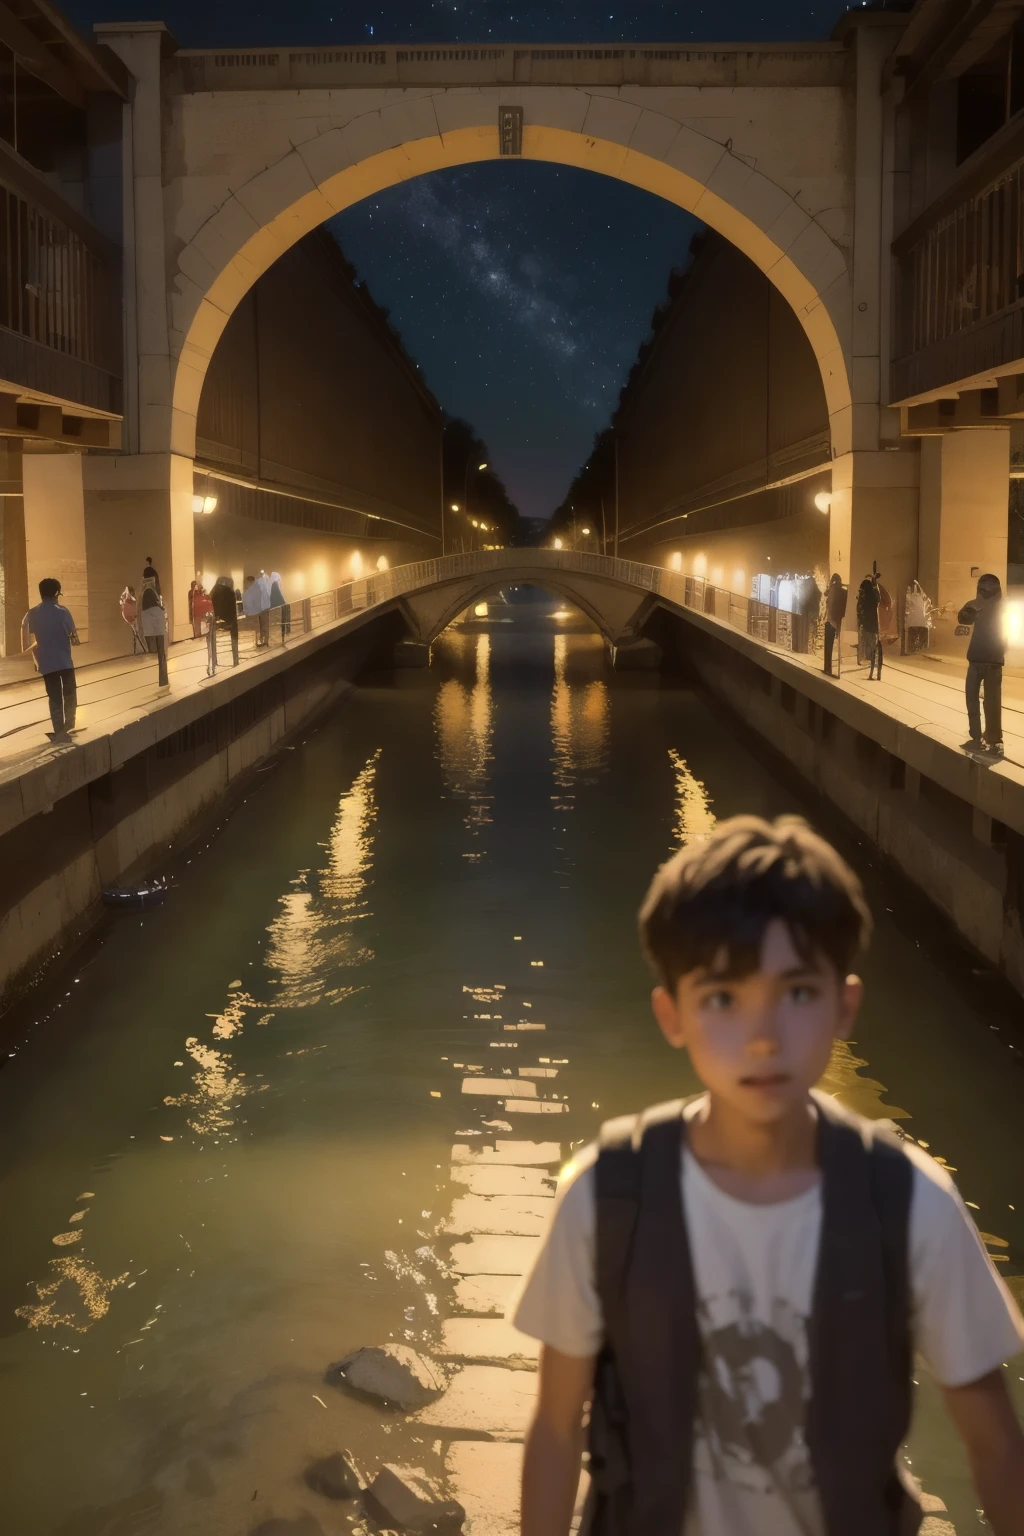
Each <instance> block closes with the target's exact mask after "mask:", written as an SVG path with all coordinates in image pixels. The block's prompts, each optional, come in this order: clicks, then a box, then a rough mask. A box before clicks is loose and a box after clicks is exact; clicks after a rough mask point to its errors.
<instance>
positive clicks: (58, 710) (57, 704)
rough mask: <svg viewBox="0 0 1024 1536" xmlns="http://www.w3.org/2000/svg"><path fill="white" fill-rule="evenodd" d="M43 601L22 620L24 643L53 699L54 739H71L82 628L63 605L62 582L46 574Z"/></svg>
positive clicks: (42, 585) (50, 699)
mask: <svg viewBox="0 0 1024 1536" xmlns="http://www.w3.org/2000/svg"><path fill="white" fill-rule="evenodd" d="M39 596H40V597H41V598H42V602H41V603H37V604H36V606H35V607H34V608H30V609H29V611H28V613H26V615H25V618H24V622H23V624H22V636H23V645H24V648H25V650H31V651H33V653H34V656H35V663H36V671H37V672H39V673H41V674H42V679H43V682H44V683H45V684H46V693H47V697H48V698H49V701H50V719H51V720H52V721H53V734H52V739H53V740H54V741H67V740H68V739H69V737H70V735H71V732H72V731H73V730H74V728H75V711H76V709H77V707H78V685H77V683H76V681H75V664H74V662H73V661H72V660H71V647H72V646H73V645H77V644H78V643H79V642H78V631H77V629H76V628H75V621H74V619H73V618H72V617H71V614H70V613H69V612H68V610H67V609H66V608H62V607H61V605H60V603H59V601H58V599H59V597H60V582H59V581H58V580H57V579H56V577H54V576H46V577H44V578H43V580H42V581H41V582H40V583H39Z"/></svg>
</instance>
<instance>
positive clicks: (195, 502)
mask: <svg viewBox="0 0 1024 1536" xmlns="http://www.w3.org/2000/svg"><path fill="white" fill-rule="evenodd" d="M216 510H217V498H216V496H193V497H192V511H193V512H204V513H206V515H207V516H209V514H210V513H211V512H216Z"/></svg>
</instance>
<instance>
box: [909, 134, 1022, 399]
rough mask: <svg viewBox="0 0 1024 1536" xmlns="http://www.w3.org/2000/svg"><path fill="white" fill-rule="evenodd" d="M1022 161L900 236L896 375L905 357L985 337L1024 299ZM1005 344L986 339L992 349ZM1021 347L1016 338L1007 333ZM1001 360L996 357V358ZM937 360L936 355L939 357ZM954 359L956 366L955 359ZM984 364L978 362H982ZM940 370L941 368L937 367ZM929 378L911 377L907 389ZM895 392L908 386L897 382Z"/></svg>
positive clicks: (1008, 341)
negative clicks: (967, 336)
mask: <svg viewBox="0 0 1024 1536" xmlns="http://www.w3.org/2000/svg"><path fill="white" fill-rule="evenodd" d="M1022 204H1024V160H1020V161H1018V162H1017V163H1016V164H1014V165H1012V166H1010V167H1009V168H1008V169H1007V170H1004V171H1003V172H1002V173H1001V174H1000V175H999V176H997V177H995V178H993V179H992V180H991V181H990V182H989V183H988V184H987V185H985V186H983V187H981V188H980V189H978V190H975V191H972V192H970V193H969V194H967V195H965V196H963V198H962V199H961V201H960V202H959V203H957V204H956V205H955V206H953V207H947V208H945V209H944V210H943V211H941V212H940V213H939V214H937V216H936V217H935V218H934V219H933V220H932V222H931V223H930V224H929V225H928V227H927V228H925V229H924V230H921V231H919V232H916V233H915V231H914V230H913V228H912V229H911V230H909V231H908V232H907V234H906V235H905V236H904V237H902V238H901V239H898V240H897V241H896V242H895V252H896V256H897V270H898V282H899V291H898V300H897V313H896V362H895V365H894V366H895V371H896V377H897V380H898V379H899V378H900V376H901V373H903V372H906V371H907V360H909V359H910V358H911V357H912V356H913V355H914V354H917V353H921V352H924V351H925V350H926V349H928V348H931V349H933V351H936V350H938V351H939V352H942V353H943V354H945V353H946V352H948V351H949V350H950V347H949V345H947V346H945V347H943V344H944V343H946V344H951V343H953V342H954V341H955V340H956V339H957V338H959V337H961V336H964V335H965V334H966V333H971V332H973V331H978V330H980V331H983V332H985V334H986V336H987V333H988V331H989V329H990V327H991V325H992V323H993V322H996V321H997V320H998V319H1000V318H1003V317H1009V316H1010V315H1011V314H1012V313H1013V312H1014V311H1015V309H1019V308H1020V307H1021V301H1022V299H1024V214H1022ZM1001 344H1002V343H1001V342H1000V341H995V340H993V339H989V340H988V341H987V343H986V345H987V347H988V348H989V349H991V347H992V346H993V345H996V346H997V347H998V346H1000V345H1001ZM1007 344H1009V345H1011V346H1012V345H1016V339H1014V340H1012V341H1011V340H1010V339H1009V338H1007ZM1000 360H1001V359H999V358H993V359H991V361H993V362H998V361H1000ZM937 361H938V359H936V362H937ZM949 363H950V364H951V365H953V366H955V364H954V362H953V358H952V357H950V359H949ZM979 366H980V365H979ZM940 371H941V370H940ZM930 382H932V380H931V379H930V378H929V379H927V380H926V379H920V380H918V379H913V380H910V381H909V382H908V384H907V386H906V387H907V388H908V389H913V388H914V387H915V386H920V387H923V386H924V385H925V384H927V383H930ZM896 392H897V397H900V396H901V395H902V393H903V386H902V385H901V384H899V383H898V382H897V384H896Z"/></svg>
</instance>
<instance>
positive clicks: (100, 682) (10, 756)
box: [0, 640, 262, 779]
mask: <svg viewBox="0 0 1024 1536" xmlns="http://www.w3.org/2000/svg"><path fill="white" fill-rule="evenodd" d="M224 646H225V642H224V641H222V653H221V654H222V656H223V654H224V650H223V647H224ZM83 650H84V647H83ZM260 659H262V657H261V658H260ZM253 665H258V660H257V658H256V656H255V655H253V656H252V657H246V658H245V659H244V660H243V661H241V662H240V666H253ZM167 666H168V672H169V675H170V686H169V687H168V688H161V687H160V686H159V684H158V681H157V658H156V656H151V655H149V654H142V655H137V656H120V657H117V658H114V659H111V660H107V661H97V662H93V663H91V664H90V665H86V666H79V667H77V668H76V672H77V677H78V734H77V735H76V736H75V743H76V744H82V743H84V742H85V741H88V740H90V739H93V738H95V737H97V736H102V735H105V734H108V733H110V732H112V731H114V730H117V729H118V728H119V727H120V726H123V725H126V724H128V723H129V722H130V721H133V720H138V719H139V718H141V717H142V716H143V715H146V714H149V713H151V712H152V711H153V710H154V709H159V708H160V707H161V706H162V705H163V704H164V703H166V701H167V700H168V699H170V698H176V699H180V698H181V697H182V696H183V695H185V694H188V693H197V692H199V691H200V690H201V689H202V688H204V687H209V686H210V683H211V682H212V681H213V680H212V679H210V678H208V677H207V675H206V642H205V640H186V641H183V642H182V643H181V644H180V645H175V646H173V647H172V648H171V650H170V652H169V655H168V662H167ZM229 670H230V668H229ZM217 675H218V676H223V675H224V673H223V669H221V670H219V671H218V674H217ZM50 729H51V725H50V711H49V707H48V705H47V700H46V689H45V687H44V686H43V680H42V678H41V677H40V676H39V675H38V674H37V673H35V672H33V673H32V674H31V675H30V677H29V678H28V679H25V680H23V681H20V682H13V683H8V684H6V685H5V686H3V687H0V779H4V778H9V777H11V776H12V775H14V774H17V773H19V772H21V771H23V770H24V769H26V768H30V767H34V766H35V765H36V764H37V763H38V762H40V761H41V760H42V759H43V758H44V757H46V756H48V755H51V754H53V753H55V752H68V751H73V750H74V746H71V747H69V746H68V745H67V743H64V744H62V745H61V744H57V745H55V744H53V743H51V742H50V741H49V740H48V739H47V732H48V731H49V730H50Z"/></svg>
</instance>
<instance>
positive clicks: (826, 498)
mask: <svg viewBox="0 0 1024 1536" xmlns="http://www.w3.org/2000/svg"><path fill="white" fill-rule="evenodd" d="M814 505H815V506H816V507H817V509H818V511H819V512H827V511H828V510H829V508H830V507H831V505H832V492H831V491H819V492H818V494H817V496H815V498H814Z"/></svg>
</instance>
